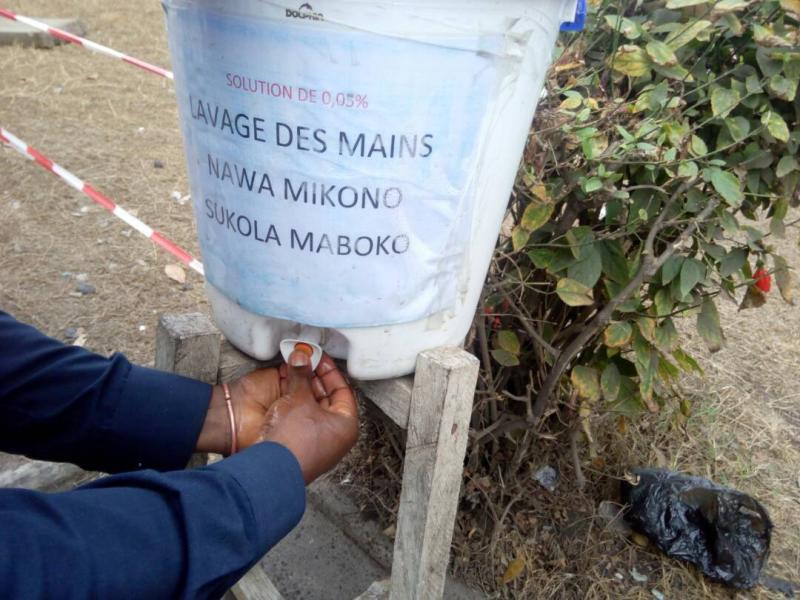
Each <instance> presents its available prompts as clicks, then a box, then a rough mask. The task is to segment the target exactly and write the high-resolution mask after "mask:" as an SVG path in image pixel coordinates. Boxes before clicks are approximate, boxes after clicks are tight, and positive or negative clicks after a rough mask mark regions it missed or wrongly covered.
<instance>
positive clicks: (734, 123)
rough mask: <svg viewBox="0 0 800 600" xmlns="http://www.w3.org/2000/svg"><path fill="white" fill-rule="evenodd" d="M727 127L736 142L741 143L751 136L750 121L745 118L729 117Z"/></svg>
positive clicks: (726, 122)
mask: <svg viewBox="0 0 800 600" xmlns="http://www.w3.org/2000/svg"><path fill="white" fill-rule="evenodd" d="M725 126H726V127H727V129H728V133H730V134H731V137H732V138H733V141H735V142H741V141H742V140H743V139H745V138H746V137H747V136H748V135H749V134H750V121H748V120H747V119H745V118H744V117H728V118H727V119H725Z"/></svg>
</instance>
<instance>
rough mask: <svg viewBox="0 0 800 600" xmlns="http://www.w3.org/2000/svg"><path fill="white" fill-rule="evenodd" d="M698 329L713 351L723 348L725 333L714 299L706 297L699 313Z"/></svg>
mask: <svg viewBox="0 0 800 600" xmlns="http://www.w3.org/2000/svg"><path fill="white" fill-rule="evenodd" d="M697 331H698V332H699V333H700V336H701V337H702V338H703V339H704V340H705V342H706V345H707V346H708V349H709V350H710V351H711V352H717V351H719V350H721V349H722V346H723V344H724V343H725V335H724V334H723V333H722V327H721V326H720V324H719V312H718V311H717V306H716V305H715V304H714V301H713V300H710V299H706V301H705V302H703V307H702V308H701V309H700V314H699V315H697Z"/></svg>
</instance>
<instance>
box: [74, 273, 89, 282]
mask: <svg viewBox="0 0 800 600" xmlns="http://www.w3.org/2000/svg"><path fill="white" fill-rule="evenodd" d="M75 280H76V281H89V276H88V275H87V274H86V273H78V274H77V275H75Z"/></svg>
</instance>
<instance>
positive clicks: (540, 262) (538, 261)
mask: <svg viewBox="0 0 800 600" xmlns="http://www.w3.org/2000/svg"><path fill="white" fill-rule="evenodd" d="M555 257H556V253H555V251H553V250H550V249H549V248H534V249H533V250H531V251H530V252H528V258H529V259H530V261H531V262H532V263H533V265H534V266H535V267H536V268H537V269H547V268H549V267H550V265H551V264H552V263H553V260H554V259H555Z"/></svg>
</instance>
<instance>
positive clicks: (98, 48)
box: [0, 8, 174, 79]
mask: <svg viewBox="0 0 800 600" xmlns="http://www.w3.org/2000/svg"><path fill="white" fill-rule="evenodd" d="M0 17H5V18H6V19H10V20H11V21H18V22H20V23H24V24H25V25H28V26H30V27H33V28H34V29H38V30H39V31H43V32H44V33H46V34H48V35H51V36H53V37H54V38H56V39H59V40H62V41H64V42H71V43H73V44H77V45H78V46H83V47H84V48H86V49H87V50H92V51H93V52H97V53H98V54H104V55H106V56H110V57H111V58H117V59H119V60H121V61H123V62H126V63H128V64H130V65H133V66H134V67H139V68H140V69H144V70H145V71H149V72H151V73H155V74H156V75H160V76H161V77H166V78H167V79H174V77H173V75H172V71H168V70H167V69H164V68H162V67H158V66H156V65H152V64H150V63H149V62H145V61H143V60H140V59H138V58H134V57H133V56H128V55H127V54H124V53H123V52H119V51H118V50H114V49H113V48H109V47H108V46H103V45H102V44H98V43H97V42H93V41H91V40H87V39H85V38H82V37H79V36H77V35H74V34H72V33H69V32H68V31H64V30H63V29H58V28H57V27H50V26H49V25H48V24H47V23H42V22H41V21H37V20H36V19H31V18H30V17H24V16H22V15H18V14H16V13H14V12H12V11H10V10H8V9H7V8H0Z"/></svg>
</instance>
